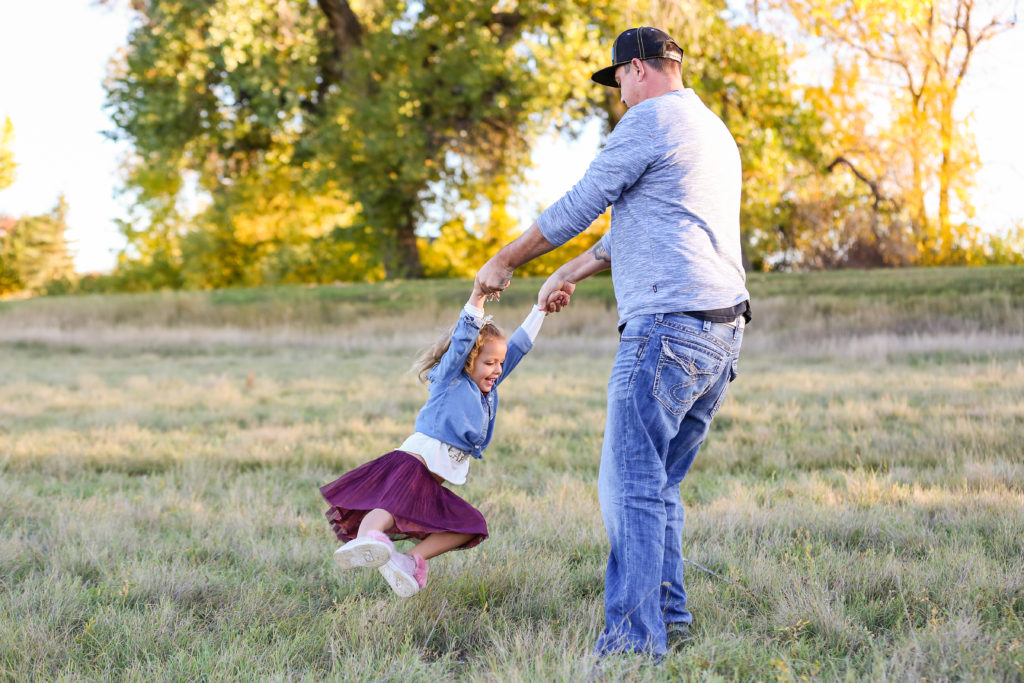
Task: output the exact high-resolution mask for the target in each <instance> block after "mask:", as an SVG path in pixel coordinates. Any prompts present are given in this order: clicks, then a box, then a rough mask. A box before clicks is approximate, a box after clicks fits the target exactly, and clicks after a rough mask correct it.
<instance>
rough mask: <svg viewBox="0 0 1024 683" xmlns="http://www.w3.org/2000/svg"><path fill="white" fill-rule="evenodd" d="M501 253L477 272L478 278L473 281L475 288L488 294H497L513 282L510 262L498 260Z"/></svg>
mask: <svg viewBox="0 0 1024 683" xmlns="http://www.w3.org/2000/svg"><path fill="white" fill-rule="evenodd" d="M499 255H500V254H499ZM499 255H495V256H494V257H492V258H491V260H490V261H488V262H487V263H485V264H484V267H483V268H481V269H480V271H479V272H478V273H477V274H476V279H475V280H474V281H473V287H474V289H475V290H478V291H480V292H481V293H483V294H487V295H491V294H493V295H497V294H498V293H500V292H503V291H505V288H507V287H508V286H509V284H510V283H511V282H512V272H513V270H512V268H510V267H509V266H508V264H506V263H502V262H501V261H500V260H498V256H499Z"/></svg>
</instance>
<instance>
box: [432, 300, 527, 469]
mask: <svg viewBox="0 0 1024 683" xmlns="http://www.w3.org/2000/svg"><path fill="white" fill-rule="evenodd" d="M481 327H483V320H482V319H480V318H476V317H474V316H472V315H471V314H469V313H467V312H465V311H463V312H462V315H461V316H460V317H459V322H458V324H457V325H456V326H455V330H454V331H453V332H452V342H451V345H450V346H449V347H448V350H447V351H445V353H444V355H443V356H441V360H440V362H439V363H438V364H437V366H436V367H434V369H432V370H431V371H430V372H429V373H428V375H427V378H428V379H429V380H430V386H429V388H430V398H429V399H427V403H426V404H425V405H424V406H423V407H422V408H421V409H420V412H419V415H417V417H416V431H417V432H422V433H424V434H426V435H427V436H431V437H433V438H435V439H437V440H438V441H443V442H444V443H447V444H450V445H452V446H455V447H456V448H459V449H461V450H464V451H467V452H469V453H471V454H472V455H473V457H474V458H482V457H483V450H484V449H485V448H487V445H488V444H489V443H491V436H492V434H493V433H494V419H495V417H497V415H498V385H499V384H501V382H502V381H503V380H504V379H505V378H506V377H508V376H509V374H511V372H512V370H513V369H515V367H516V366H517V365H518V364H519V361H521V360H522V359H523V356H525V355H526V354H527V353H528V352H529V351H530V349H532V348H533V342H532V341H530V336H529V335H528V334H527V333H526V332H525V331H524V330H523V328H521V327H520V328H518V329H517V330H516V331H515V332H514V333H513V334H512V336H511V337H510V338H509V340H508V353H507V354H506V356H505V362H504V364H503V365H502V368H501V376H500V377H498V381H497V382H495V383H494V387H492V388H491V390H490V391H489V392H488V393H486V394H485V393H483V392H482V391H480V388H479V387H478V386H477V385H476V384H474V383H473V380H472V379H470V377H469V375H468V374H467V373H466V371H465V369H464V368H465V365H466V359H467V358H469V353H470V351H472V350H473V344H474V342H476V338H477V336H478V335H479V333H480V328H481Z"/></svg>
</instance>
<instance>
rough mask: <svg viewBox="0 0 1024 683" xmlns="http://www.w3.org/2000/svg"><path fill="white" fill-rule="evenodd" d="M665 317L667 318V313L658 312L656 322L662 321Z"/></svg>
mask: <svg viewBox="0 0 1024 683" xmlns="http://www.w3.org/2000/svg"><path fill="white" fill-rule="evenodd" d="M664 319H665V314H664V313H658V314H656V315H655V316H654V322H656V323H660V322H661V321H662V320H664Z"/></svg>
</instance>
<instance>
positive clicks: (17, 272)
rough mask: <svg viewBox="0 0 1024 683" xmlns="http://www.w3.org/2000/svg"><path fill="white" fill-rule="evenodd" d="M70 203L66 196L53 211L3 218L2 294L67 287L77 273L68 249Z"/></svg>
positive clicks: (0, 244)
mask: <svg viewBox="0 0 1024 683" xmlns="http://www.w3.org/2000/svg"><path fill="white" fill-rule="evenodd" d="M67 212H68V205H67V202H66V201H65V199H64V197H61V198H60V199H59V200H58V201H57V205H56V206H55V207H54V208H53V210H52V211H51V212H50V213H47V214H43V215H41V216H24V217H22V218H20V219H17V220H15V219H13V218H9V217H3V218H0V294H11V293H15V292H22V291H27V292H30V293H41V292H45V291H46V290H47V289H48V288H50V287H56V288H59V289H66V288H67V284H68V283H69V282H70V281H71V280H72V278H73V277H74V264H73V262H72V260H71V255H70V253H69V252H68V243H67V239H66V237H65V235H64V233H65V232H66V231H67V228H68V225H67Z"/></svg>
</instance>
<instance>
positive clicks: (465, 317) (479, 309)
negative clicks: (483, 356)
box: [427, 287, 487, 382]
mask: <svg viewBox="0 0 1024 683" xmlns="http://www.w3.org/2000/svg"><path fill="white" fill-rule="evenodd" d="M486 300H487V295H486V294H483V293H482V292H480V291H479V289H478V288H477V287H474V288H473V293H472V294H471V295H470V296H469V301H467V302H466V305H465V306H463V308H462V312H461V313H460V314H459V321H458V323H456V324H455V329H454V330H452V338H451V343H450V344H449V345H448V350H447V351H445V352H444V354H443V355H442V356H441V359H440V360H439V361H438V363H437V367H435V368H434V369H433V370H431V371H430V373H429V374H428V375H427V376H428V377H429V378H430V381H431V382H442V381H445V380H449V379H452V378H454V377H458V376H459V374H460V373H461V372H462V368H463V367H464V366H465V365H466V359H467V358H469V353H470V351H472V350H473V344H474V343H475V342H476V338H477V336H478V335H479V334H480V328H481V327H483V323H484V302H485V301H486Z"/></svg>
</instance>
